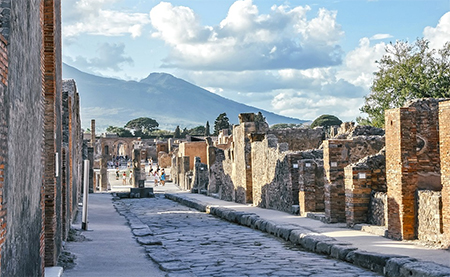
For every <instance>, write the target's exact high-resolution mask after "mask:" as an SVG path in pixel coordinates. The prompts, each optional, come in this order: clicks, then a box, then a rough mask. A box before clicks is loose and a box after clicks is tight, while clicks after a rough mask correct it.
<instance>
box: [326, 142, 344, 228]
mask: <svg viewBox="0 0 450 277" xmlns="http://www.w3.org/2000/svg"><path fill="white" fill-rule="evenodd" d="M347 142H351V140H339V141H338V140H327V141H324V144H323V145H324V147H323V160H324V170H325V175H326V182H325V218H326V220H327V221H328V222H330V223H335V222H345V189H344V167H345V166H347V165H348V163H349V162H348V159H349V158H348V156H349V153H348V151H347V149H345V148H344V144H345V143H347Z"/></svg>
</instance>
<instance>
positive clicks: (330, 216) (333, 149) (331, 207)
mask: <svg viewBox="0 0 450 277" xmlns="http://www.w3.org/2000/svg"><path fill="white" fill-rule="evenodd" d="M323 147H324V148H323V160H324V169H325V178H326V181H325V218H326V220H327V221H328V222H345V221H346V216H345V186H344V177H345V172H344V168H345V167H346V166H347V165H349V164H351V163H354V162H356V161H358V160H360V159H361V158H363V157H366V156H369V155H373V154H376V153H378V152H379V151H380V150H381V149H382V148H383V147H384V137H382V136H367V137H366V136H361V137H355V138H352V139H330V140H327V141H324V143H323Z"/></svg>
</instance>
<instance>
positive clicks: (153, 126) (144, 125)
mask: <svg viewBox="0 0 450 277" xmlns="http://www.w3.org/2000/svg"><path fill="white" fill-rule="evenodd" d="M158 126H159V123H158V122H156V120H154V119H152V118H149V117H139V118H136V119H133V120H130V121H128V122H127V124H125V128H127V129H131V130H134V135H135V136H140V135H150V133H151V132H153V131H155V130H157V128H158Z"/></svg>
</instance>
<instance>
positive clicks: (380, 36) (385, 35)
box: [370, 34, 393, 40]
mask: <svg viewBox="0 0 450 277" xmlns="http://www.w3.org/2000/svg"><path fill="white" fill-rule="evenodd" d="M392 37H393V36H392V35H390V34H375V35H373V36H371V37H370V40H381V39H387V38H392Z"/></svg>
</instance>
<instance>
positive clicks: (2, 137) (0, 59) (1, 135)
mask: <svg viewBox="0 0 450 277" xmlns="http://www.w3.org/2000/svg"><path fill="white" fill-rule="evenodd" d="M6 45H7V42H6V39H5V38H4V37H3V36H2V35H0V80H1V83H0V268H1V267H2V264H1V260H2V248H3V244H4V243H5V238H6V224H7V221H6V212H7V205H6V204H7V203H6V201H5V200H6V199H5V198H4V187H5V176H6V174H5V172H6V165H7V164H8V148H7V147H8V145H7V138H6V136H7V134H8V123H7V121H6V116H7V113H8V110H9V109H8V108H7V105H6V103H5V90H6V89H7V87H8V52H7V49H6Z"/></svg>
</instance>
